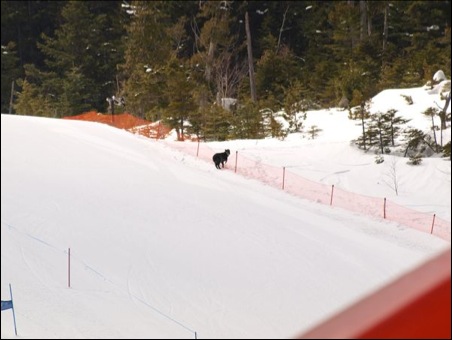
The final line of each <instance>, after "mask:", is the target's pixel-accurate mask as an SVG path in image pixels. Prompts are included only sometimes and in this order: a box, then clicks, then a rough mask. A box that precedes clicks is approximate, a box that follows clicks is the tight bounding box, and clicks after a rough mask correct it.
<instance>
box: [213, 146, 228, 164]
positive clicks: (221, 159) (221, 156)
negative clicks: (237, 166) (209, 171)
mask: <svg viewBox="0 0 452 340" xmlns="http://www.w3.org/2000/svg"><path fill="white" fill-rule="evenodd" d="M230 154H231V151H230V150H229V149H226V150H224V152H219V153H216V154H215V155H213V157H212V159H213V162H214V163H215V167H216V168H217V169H221V168H224V163H227V162H228V156H229V155H230ZM220 164H221V167H220Z"/></svg>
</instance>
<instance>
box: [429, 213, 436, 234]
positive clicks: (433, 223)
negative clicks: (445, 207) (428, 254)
mask: <svg viewBox="0 0 452 340" xmlns="http://www.w3.org/2000/svg"><path fill="white" fill-rule="evenodd" d="M434 225H435V214H433V222H432V229H430V234H432V233H433V226H434Z"/></svg>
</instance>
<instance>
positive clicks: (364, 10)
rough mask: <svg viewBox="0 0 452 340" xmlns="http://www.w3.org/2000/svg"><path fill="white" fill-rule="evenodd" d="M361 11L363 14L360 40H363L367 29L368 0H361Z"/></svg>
mask: <svg viewBox="0 0 452 340" xmlns="http://www.w3.org/2000/svg"><path fill="white" fill-rule="evenodd" d="M359 12H360V15H361V20H360V31H359V40H360V41H363V40H364V38H365V36H366V31H367V3H366V0H359Z"/></svg>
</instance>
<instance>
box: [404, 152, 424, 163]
mask: <svg viewBox="0 0 452 340" xmlns="http://www.w3.org/2000/svg"><path fill="white" fill-rule="evenodd" d="M421 163H422V156H421V155H420V154H416V155H414V156H411V157H410V160H409V161H408V162H407V164H409V165H419V164H421Z"/></svg>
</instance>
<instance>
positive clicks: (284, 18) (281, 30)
mask: <svg viewBox="0 0 452 340" xmlns="http://www.w3.org/2000/svg"><path fill="white" fill-rule="evenodd" d="M288 10H289V5H288V6H287V8H286V10H285V12H284V15H283V21H282V24H281V28H280V29H279V37H278V46H276V53H278V51H279V46H280V44H281V35H282V32H283V31H284V23H285V22H286V15H287V11H288Z"/></svg>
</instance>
